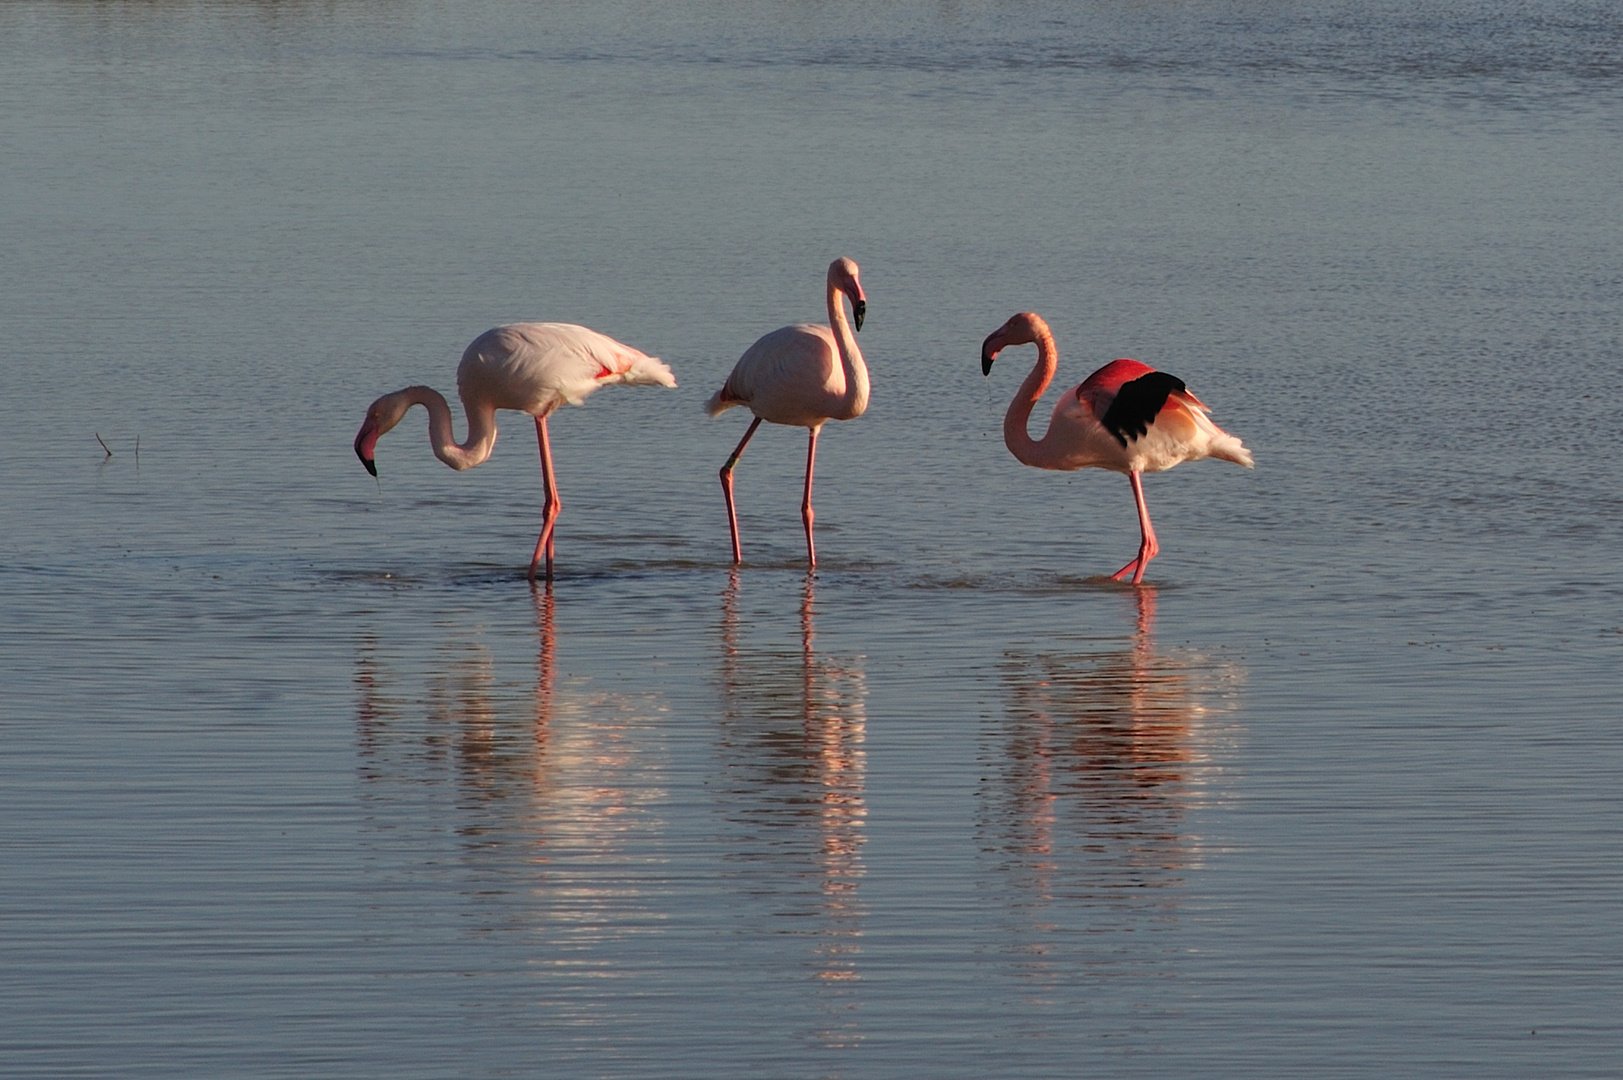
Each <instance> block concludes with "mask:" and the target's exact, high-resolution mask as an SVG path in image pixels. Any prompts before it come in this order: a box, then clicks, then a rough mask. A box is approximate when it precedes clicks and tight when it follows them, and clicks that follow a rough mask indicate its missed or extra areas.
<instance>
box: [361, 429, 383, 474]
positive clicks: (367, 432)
mask: <svg viewBox="0 0 1623 1080" xmlns="http://www.w3.org/2000/svg"><path fill="white" fill-rule="evenodd" d="M377 432H378V429H377V425H376V424H374V423H373V422H372V421H371V420H368V421H367V422H366V423H364V424H362V425H361V430H360V433H359V434H357V435H356V436H355V456H356V457H358V458H360V459H361V464H362V465H365V466H366V471H367V472H369V473H371V474H372V475H373V476H376V475H377V474H378V467H377V464H376V463H375V462H374V461H373V460H372V447H374V446H376V445H377V441H378V434H377Z"/></svg>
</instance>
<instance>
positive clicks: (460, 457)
mask: <svg viewBox="0 0 1623 1080" xmlns="http://www.w3.org/2000/svg"><path fill="white" fill-rule="evenodd" d="M610 383H629V384H632V385H644V386H648V385H657V386H675V385H676V376H674V375H672V374H671V369H670V368H668V367H666V366H665V365H664V364H663V363H662V362H660V360H659V359H658V358H656V357H652V356H649V355H648V354H647V353H644V352H642V351H641V350H640V349H634V348H632V347H631V346H630V345H627V344H625V343H624V342H619V341H616V340H614V339H613V338H611V337H609V336H608V335H607V334H600V333H598V332H597V331H596V330H589V329H587V328H586V327H584V326H576V325H574V324H572V323H512V324H510V325H507V326H498V327H496V328H495V329H493V330H486V331H485V332H484V333H483V334H480V335H479V336H478V337H477V338H475V339H474V341H473V344H471V345H469V346H468V347H467V349H465V350H464V351H463V353H462V363H461V364H459V365H458V366H457V370H456V385H457V394H458V396H459V397H461V398H462V409H463V411H464V412H465V413H466V414H467V417H468V437H467V439H466V440H465V441H463V442H460V443H459V442H457V441H456V435H455V431H454V429H453V426H452V421H451V406H450V405H449V404H448V403H447V402H446V400H445V395H443V394H441V393H440V392H439V391H438V390H435V389H434V388H433V387H429V386H408V387H406V388H405V389H404V390H396V391H395V392H394V393H392V394H384V395H383V396H382V397H380V398H378V399H377V400H376V401H374V402H373V403H372V405H371V407H370V408H368V409H367V411H366V420H365V421H364V422H363V423H362V424H361V430H360V432H359V433H358V434H357V435H356V436H355V454H356V456H357V457H359V458H360V459H361V464H363V465H365V466H366V469H367V471H368V472H370V473H371V474H372V475H373V476H376V475H377V473H378V470H377V464H376V462H375V460H374V458H373V451H374V448H375V447H376V446H377V441H378V439H379V438H380V437H381V436H382V435H384V434H385V433H387V432H388V431H390V430H391V429H392V428H394V427H395V425H397V424H399V423H400V421H401V419H402V418H404V417H405V415H406V413H407V412H408V411H410V409H411V408H412V406H414V405H421V406H423V407H424V408H426V409H427V410H428V441H429V444H430V445H431V446H432V447H433V448H434V456H435V457H437V458H439V459H440V460H441V461H443V462H445V464H447V465H449V466H450V467H451V468H453V469H457V470H462V469H471V468H473V467H474V466H475V465H479V464H481V463H483V462H484V461H485V460H486V459H488V458H489V457H490V452H491V451H492V450H493V449H495V446H496V410H497V409H513V410H516V411H518V412H525V413H529V414H530V415H531V416H533V417H534V418H535V434H536V439H537V440H538V441H539V443H540V446H541V480H542V484H543V487H544V489H545V495H546V502H545V504H544V506H543V509H542V511H541V538H540V539H539V540H537V541H536V545H535V556H534V558H532V559H531V560H530V580H531V581H534V580H535V575H536V569H537V567H538V566H539V565H540V562H541V559H542V557H543V555H545V557H546V561H547V577H548V579H550V578H551V577H552V551H553V543H552V533H553V526H554V524H555V523H556V522H557V519H558V511H559V510H561V509H562V508H563V503H562V501H561V500H559V498H558V488H557V484H556V482H555V481H554V478H553V475H552V450H551V446H550V445H549V443H548V436H547V417H548V416H550V415H552V413H553V412H554V411H555V410H556V409H557V408H558V407H559V406H560V405H564V404H570V405H579V404H581V402H583V401H584V400H585V399H586V396H587V395H588V394H591V393H592V392H593V391H595V390H596V389H597V388H598V387H600V386H607V385H609V384H610Z"/></svg>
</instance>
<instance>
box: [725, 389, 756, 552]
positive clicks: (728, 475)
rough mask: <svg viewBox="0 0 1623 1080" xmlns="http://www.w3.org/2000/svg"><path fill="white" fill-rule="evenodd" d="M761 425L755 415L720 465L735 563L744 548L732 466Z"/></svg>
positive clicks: (735, 463)
mask: <svg viewBox="0 0 1623 1080" xmlns="http://www.w3.org/2000/svg"><path fill="white" fill-rule="evenodd" d="M760 426H761V418H760V417H759V416H757V417H756V418H755V422H754V423H753V424H751V425H750V429H749V430H748V431H746V432H744V437H743V438H742V439H739V440H738V445H737V446H735V447H734V448H733V454H732V456H731V457H729V458H728V459H727V464H725V465H723V466H722V467H721V493H722V494H723V495H725V496H726V497H727V527H728V528H729V529H731V530H732V534H733V563H734V564H735V565H736V564H738V563H741V562H743V561H744V549H743V548H742V547H740V546H739V543H738V511H737V509H735V508H734V506H733V466H734V465H737V464H738V458H739V455H741V454H743V452H744V447H745V446H746V445H748V443H749V441H750V438H751V437H752V436H753V435H754V434H755V429H756V428H758V427H760Z"/></svg>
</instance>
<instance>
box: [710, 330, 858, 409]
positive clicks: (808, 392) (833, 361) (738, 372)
mask: <svg viewBox="0 0 1623 1080" xmlns="http://www.w3.org/2000/svg"><path fill="white" fill-rule="evenodd" d="M860 356H861V354H860V353H859V354H858V357H859V360H860ZM849 390H850V387H849V385H848V382H847V379H846V377H845V371H844V369H843V368H842V367H841V366H840V353H839V343H838V342H837V341H836V340H835V338H834V331H833V330H831V329H829V328H828V327H827V326H820V325H817V324H815V323H800V324H798V325H795V326H785V327H782V328H781V329H778V330H774V331H772V332H771V333H770V334H766V335H764V336H762V337H761V338H760V340H758V341H756V343H755V344H753V345H751V346H750V347H749V348H748V349H747V350H745V352H744V355H743V356H741V357H739V359H738V363H737V364H736V365H734V367H733V371H732V374H730V375H728V376H727V381H726V382H725V383H724V384H723V385H722V388H721V389H720V390H719V391H717V392H716V394H715V396H713V397H712V398H711V399H710V402H709V403H708V404H707V405H706V410H707V411H708V412H709V413H710V415H711V416H717V415H719V414H720V413H722V412H723V411H725V410H727V409H730V408H732V407H733V406H735V405H744V406H747V407H748V408H749V410H750V412H752V413H754V414H755V415H756V416H759V417H760V418H761V419H763V420H765V421H767V422H768V423H772V424H785V425H787V426H789V427H803V428H813V427H820V426H822V425H823V424H824V423H826V422H827V421H829V420H852V419H855V418H856V417H858V416H861V415H862V413H863V411H864V410H865V409H866V408H867V407H868V401H867V395H866V393H864V394H863V396H862V399H861V400H858V401H853V400H851V399H850V395H849V393H848V391H849ZM864 390H866V386H864Z"/></svg>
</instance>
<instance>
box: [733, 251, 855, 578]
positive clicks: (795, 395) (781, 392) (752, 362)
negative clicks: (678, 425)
mask: <svg viewBox="0 0 1623 1080" xmlns="http://www.w3.org/2000/svg"><path fill="white" fill-rule="evenodd" d="M827 293H828V321H829V325H828V326H822V325H820V324H818V325H814V324H811V323H800V324H798V325H795V326H785V327H783V328H782V329H781V330H774V331H772V332H771V333H770V334H767V335H766V336H765V337H763V338H761V339H760V340H759V341H757V342H756V343H755V344H754V345H751V346H750V347H749V349H748V350H747V351H746V352H745V353H744V355H743V356H741V357H739V359H738V363H737V364H735V365H733V372H732V374H731V375H728V376H727V381H726V382H725V383H723V384H722V387H721V389H720V390H717V391H716V393H715V395H714V396H713V397H711V399H710V400H709V401H708V402H706V403H705V411H706V412H707V413H709V414H710V415H711V416H716V415H717V414H719V413H721V412H722V411H724V410H726V409H730V408H732V407H733V406H734V405H745V406H748V407H749V410H750V412H752V413H754V414H755V420H754V421H753V422H752V423H751V424H750V426H749V430H748V431H746V432H744V437H743V438H742V439H740V440H739V441H738V446H737V447H736V448H734V450H733V453H732V456H731V457H729V458H728V459H727V464H725V465H723V466H722V467H721V491H722V494H723V495H725V496H726V498H727V525H728V527H729V528H730V529H731V530H732V536H733V562H734V563H739V562H742V561H743V560H744V553H743V549H742V548H741V547H740V546H739V543H738V512H737V510H736V508H735V507H734V505H733V466H734V465H737V464H738V458H739V455H740V454H742V453H743V452H744V447H745V446H746V445H747V444H748V443H749V441H750V437H751V436H753V435H754V434H755V429H756V428H758V427H760V426H761V421H762V420H770V421H771V422H772V423H774V424H788V425H790V426H791V427H803V428H807V429H809V430H810V432H811V440H810V442H809V443H808V444H807V446H806V492H805V496H804V497H803V498H802V499H801V502H800V519H801V521H802V522H804V523H805V526H806V558H807V559H808V560H809V561H810V563H811V565H812V566H814V567H815V566H816V565H817V545H816V544H815V543H813V541H812V521H813V520H814V519H815V517H816V515H814V514H813V513H812V501H811V496H812V467H813V465H814V464H815V463H816V460H817V432H818V430H819V429H821V428H822V426H823V424H824V423H826V422H827V421H829V420H854V419H855V418H857V417H859V416H861V415H862V413H863V410H865V409H866V408H867V407H868V367H867V365H866V364H864V363H863V362H862V350H861V349H859V348H857V339H856V337H855V335H854V334H852V332H851V325H850V324H849V323H847V322H846V321H845V305H844V303H842V302H841V300H840V296H841V294H844V295H845V296H846V297H848V298H849V299H850V301H851V314H852V318H853V320H854V321H855V323H856V328H857V329H858V330H861V329H862V318H863V316H864V315H865V314H866V313H867V309H868V302H867V298H866V297H864V296H863V294H862V283H861V282H860V281H858V280H857V264H856V263H854V262H852V261H851V260H850V259H843V258H842V259H835V260H834V261H833V262H832V263H830V264H829V267H828V289H827Z"/></svg>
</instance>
